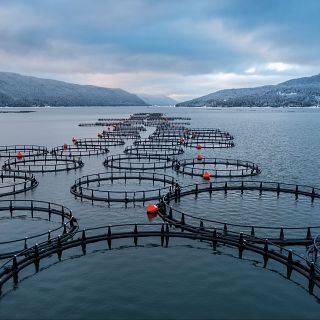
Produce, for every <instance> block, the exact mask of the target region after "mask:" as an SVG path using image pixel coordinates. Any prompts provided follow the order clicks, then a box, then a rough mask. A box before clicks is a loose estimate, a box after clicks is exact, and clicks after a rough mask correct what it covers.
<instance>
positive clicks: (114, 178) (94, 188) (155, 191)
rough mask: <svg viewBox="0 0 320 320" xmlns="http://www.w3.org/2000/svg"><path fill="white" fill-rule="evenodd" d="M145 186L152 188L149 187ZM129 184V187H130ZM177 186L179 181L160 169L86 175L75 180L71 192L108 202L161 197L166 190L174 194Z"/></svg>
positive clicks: (147, 199) (139, 200)
mask: <svg viewBox="0 0 320 320" xmlns="http://www.w3.org/2000/svg"><path fill="white" fill-rule="evenodd" d="M132 182H134V183H133V184H132ZM142 182H143V183H144V185H143V186H142V185H141V183H142ZM148 183H149V184H148ZM129 184H130V185H129ZM146 186H149V188H148V189H146ZM126 187H129V188H128V190H126ZM124 189H125V190H124ZM139 189H140V190H139ZM178 189H179V185H178V183H177V181H176V180H175V178H174V177H171V176H168V175H164V174H158V173H147V172H135V171H133V172H126V171H125V172H111V173H105V172H103V173H97V174H92V175H88V176H83V177H81V178H79V179H77V180H76V181H75V183H74V185H73V186H72V187H71V188H70V192H71V193H72V194H73V195H74V196H75V197H76V198H80V199H81V200H83V199H87V200H91V201H92V203H93V202H94V201H100V202H105V203H108V204H109V203H111V202H124V203H129V202H143V203H144V202H146V201H150V200H157V199H158V200H159V199H160V198H162V197H163V196H164V195H166V194H175V193H176V192H177V190H178ZM133 190H134V191H133Z"/></svg>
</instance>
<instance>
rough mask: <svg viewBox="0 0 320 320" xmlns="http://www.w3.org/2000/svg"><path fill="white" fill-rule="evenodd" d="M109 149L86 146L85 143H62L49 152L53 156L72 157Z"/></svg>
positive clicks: (90, 154) (104, 151) (87, 155)
mask: <svg viewBox="0 0 320 320" xmlns="http://www.w3.org/2000/svg"><path fill="white" fill-rule="evenodd" d="M108 152H109V149H108V148H106V147H99V146H87V145H63V146H58V147H55V148H52V150H51V152H50V153H51V154H52V155H54V156H67V157H69V158H72V157H89V156H97V155H101V154H106V153H108Z"/></svg>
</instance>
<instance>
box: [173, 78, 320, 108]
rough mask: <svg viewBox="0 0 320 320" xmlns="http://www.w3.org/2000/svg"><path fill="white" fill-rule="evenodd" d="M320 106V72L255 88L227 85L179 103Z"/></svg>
mask: <svg viewBox="0 0 320 320" xmlns="http://www.w3.org/2000/svg"><path fill="white" fill-rule="evenodd" d="M202 106H207V107H313V106H320V74H318V75H315V76H311V77H304V78H298V79H292V80H289V81H285V82H282V83H279V84H277V85H269V86H262V87H255V88H242V89H227V90H220V91H217V92H214V93H210V94H208V95H206V96H203V97H200V98H196V99H193V100H189V101H185V102H182V103H178V104H177V105H176V107H202Z"/></svg>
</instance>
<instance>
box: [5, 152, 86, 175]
mask: <svg viewBox="0 0 320 320" xmlns="http://www.w3.org/2000/svg"><path fill="white" fill-rule="evenodd" d="M83 166H84V163H83V161H82V160H81V158H76V157H73V158H70V157H68V156H53V155H52V156H47V155H45V156H38V157H28V158H24V159H22V160H18V159H14V158H12V159H8V160H7V161H6V162H5V163H4V165H3V166H2V168H3V170H6V171H12V172H41V173H45V172H58V171H69V170H76V169H79V168H82V167H83Z"/></svg>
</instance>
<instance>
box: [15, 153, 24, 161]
mask: <svg viewBox="0 0 320 320" xmlns="http://www.w3.org/2000/svg"><path fill="white" fill-rule="evenodd" d="M16 156H17V159H18V160H21V159H22V158H23V154H22V152H20V151H18V152H17V154H16Z"/></svg>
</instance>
